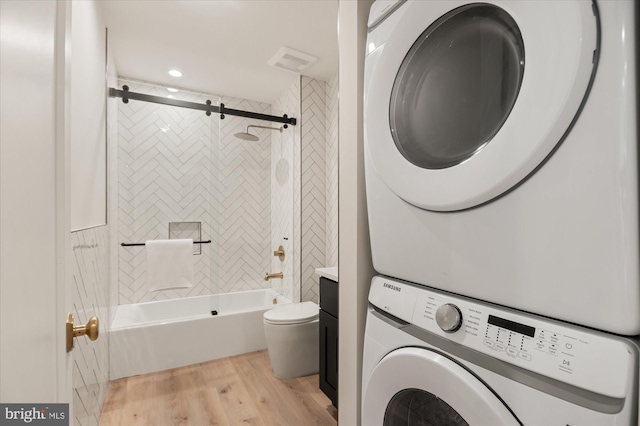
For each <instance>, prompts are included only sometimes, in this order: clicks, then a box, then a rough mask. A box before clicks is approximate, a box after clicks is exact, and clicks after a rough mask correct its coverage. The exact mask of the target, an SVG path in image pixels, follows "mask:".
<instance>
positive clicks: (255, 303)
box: [109, 289, 291, 380]
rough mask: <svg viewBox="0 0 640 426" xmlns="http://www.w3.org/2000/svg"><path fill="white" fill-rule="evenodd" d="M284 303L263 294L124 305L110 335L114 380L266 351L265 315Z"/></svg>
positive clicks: (269, 292)
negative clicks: (213, 313)
mask: <svg viewBox="0 0 640 426" xmlns="http://www.w3.org/2000/svg"><path fill="white" fill-rule="evenodd" d="M273 299H276V300H277V302H278V303H277V305H274V304H273ZM285 303H291V301H290V300H288V299H287V298H285V297H284V296H281V295H280V294H278V293H276V292H275V291H273V290H271V289H264V290H252V291H243V292H238V293H229V294H220V295H213V296H196V297H188V298H184V299H175V300H163V301H159V302H146V303H137V304H133V305H120V306H118V308H117V309H116V311H115V315H114V318H113V321H112V322H111V329H110V336H109V339H110V344H109V356H110V361H111V365H110V370H111V374H110V376H111V380H114V379H119V378H121V377H129V376H135V375H138V374H146V373H153V372H156V371H162V370H167V369H170V368H176V367H182V366H184V365H190V364H196V363H199V362H205V361H210V360H213V359H218V358H224V357H228V356H233V355H239V354H243V353H247V352H252V351H257V350H260V349H265V348H266V347H267V345H266V342H265V339H264V329H263V325H262V315H263V313H264V312H265V311H267V310H269V309H271V308H273V307H274V306H278V305H282V304H285ZM212 309H217V311H218V315H216V316H213V315H211V310H212Z"/></svg>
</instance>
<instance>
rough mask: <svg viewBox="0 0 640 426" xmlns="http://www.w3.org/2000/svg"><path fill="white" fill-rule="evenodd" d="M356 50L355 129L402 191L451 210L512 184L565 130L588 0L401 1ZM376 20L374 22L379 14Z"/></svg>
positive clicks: (575, 91)
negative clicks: (358, 126) (378, 37)
mask: <svg viewBox="0 0 640 426" xmlns="http://www.w3.org/2000/svg"><path fill="white" fill-rule="evenodd" d="M394 14H397V16H399V17H398V18H397V19H398V20H397V22H395V25H394V27H393V29H392V30H389V28H384V27H383V26H381V27H380V28H374V29H373V31H390V34H389V36H388V38H386V41H385V43H384V44H383V46H382V47H381V48H378V49H377V52H375V53H372V54H371V55H370V56H369V57H368V58H367V66H368V67H369V69H368V70H367V75H368V76H369V77H368V78H369V81H368V84H367V87H369V89H368V93H367V95H366V99H365V140H366V146H367V150H368V153H369V155H370V158H371V160H372V163H373V166H374V168H375V170H376V172H377V173H378V174H379V175H380V177H381V178H382V179H383V180H384V182H385V183H386V184H387V185H388V186H389V188H391V190H392V191H393V192H395V193H396V194H397V195H398V196H399V197H400V198H402V199H404V200H405V201H407V202H409V203H411V204H413V205H415V206H418V207H421V208H424V209H428V210H434V211H456V210H462V209H467V208H471V207H474V206H477V205H479V204H482V203H485V202H487V201H490V200H492V199H494V198H496V197H498V196H499V195H501V194H502V193H504V192H505V191H508V190H509V189H511V188H513V187H514V186H515V185H517V184H518V183H519V182H521V181H522V180H523V179H525V178H526V177H527V176H528V175H529V174H530V173H532V172H533V171H534V170H535V169H536V168H537V167H539V166H540V164H541V163H542V162H543V161H544V160H545V158H547V157H548V156H549V155H550V154H551V153H552V152H553V150H554V149H555V148H556V146H558V144H559V143H561V141H562V140H563V138H564V137H565V135H566V134H567V132H569V131H570V129H571V126H572V124H573V122H574V120H575V119H576V118H577V116H578V114H579V111H580V109H581V107H582V104H583V102H584V101H585V99H586V97H587V96H588V91H589V86H590V84H591V79H592V78H593V76H594V75H595V69H596V64H597V50H598V37H599V34H598V19H597V10H596V8H595V4H592V2H589V1H579V0H578V1H571V0H567V1H561V2H546V1H509V0H492V1H486V2H483V3H470V2H468V1H428V2H425V1H413V2H412V1H410V2H407V3H406V4H405V5H403V6H402V7H400V8H399V9H398V10H397V11H396V12H394ZM383 25H384V22H383Z"/></svg>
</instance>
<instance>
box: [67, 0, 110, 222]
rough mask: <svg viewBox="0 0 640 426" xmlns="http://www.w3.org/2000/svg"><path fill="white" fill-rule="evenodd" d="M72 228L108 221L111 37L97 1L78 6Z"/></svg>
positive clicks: (73, 90) (74, 56) (73, 73)
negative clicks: (108, 48) (108, 55)
mask: <svg viewBox="0 0 640 426" xmlns="http://www.w3.org/2000/svg"><path fill="white" fill-rule="evenodd" d="M71 15H72V17H71V19H72V23H71V25H72V53H71V58H72V60H71V79H72V83H71V116H72V119H71V120H72V121H71V229H72V230H78V229H85V228H90V227H94V226H99V225H104V224H105V223H106V222H107V205H106V202H107V192H106V191H107V180H106V179H107V169H106V159H107V158H106V155H107V145H106V127H105V126H106V121H105V114H106V106H107V103H106V95H107V92H106V78H105V67H106V51H105V48H106V47H105V45H106V34H105V24H104V20H103V18H102V13H101V10H100V8H99V6H98V3H97V2H94V1H79V2H74V3H73V11H72V14H71Z"/></svg>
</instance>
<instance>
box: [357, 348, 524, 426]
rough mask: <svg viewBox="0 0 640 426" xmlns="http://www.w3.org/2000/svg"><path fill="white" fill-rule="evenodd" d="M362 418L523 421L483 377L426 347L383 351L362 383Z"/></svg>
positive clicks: (398, 424) (423, 422) (388, 425)
mask: <svg viewBox="0 0 640 426" xmlns="http://www.w3.org/2000/svg"><path fill="white" fill-rule="evenodd" d="M362 424H363V425H384V426H431V425H434V426H435V425H438V426H469V425H502V426H517V425H520V424H521V423H520V422H519V421H518V420H517V419H516V417H515V416H514V414H513V413H512V412H511V411H510V410H509V409H508V408H507V407H506V406H505V405H504V403H503V402H502V400H500V399H499V398H498V397H497V396H496V395H495V394H494V393H493V392H492V391H491V390H490V389H489V388H487V387H486V386H485V385H484V383H482V382H481V381H480V380H479V379H477V378H476V376H474V375H473V374H472V373H471V372H469V371H468V370H466V369H465V368H464V367H462V366H460V365H459V364H457V363H456V362H453V361H452V360H450V359H449V358H447V357H445V356H443V355H441V354H439V353H437V352H434V351H431V350H428V349H424V348H402V349H397V350H395V351H393V352H391V353H389V354H387V355H386V356H385V357H384V358H383V359H382V360H381V361H380V362H379V363H378V365H377V366H376V367H375V368H374V370H373V372H372V373H371V377H370V378H369V382H368V383H367V388H366V389H363V402H362Z"/></svg>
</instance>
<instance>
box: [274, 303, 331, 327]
mask: <svg viewBox="0 0 640 426" xmlns="http://www.w3.org/2000/svg"><path fill="white" fill-rule="evenodd" d="M318 315H319V308H318V305H317V304H315V303H313V302H302V303H292V304H290V305H287V306H282V307H279V308H275V309H271V310H269V311H267V312H265V313H264V316H263V317H264V322H265V323H266V324H275V325H293V324H304V323H307V322H311V321H314V320H316V319H318Z"/></svg>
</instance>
